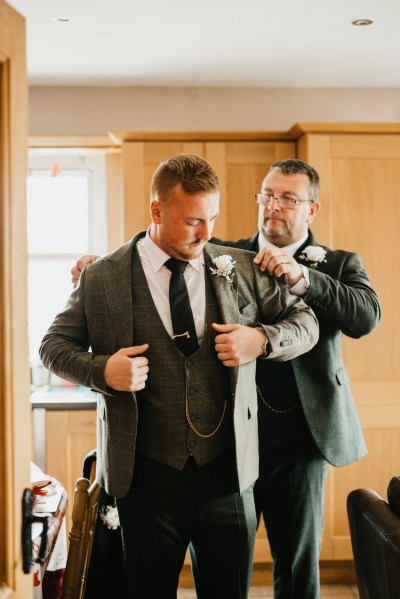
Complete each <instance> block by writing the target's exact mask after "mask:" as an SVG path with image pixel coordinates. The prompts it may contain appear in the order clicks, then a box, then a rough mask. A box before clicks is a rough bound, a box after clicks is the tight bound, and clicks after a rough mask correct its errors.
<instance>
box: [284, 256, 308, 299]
mask: <svg viewBox="0 0 400 599" xmlns="http://www.w3.org/2000/svg"><path fill="white" fill-rule="evenodd" d="M300 268H301V270H302V271H303V277H302V278H301V279H300V281H297V283H296V284H295V285H292V286H291V287H289V293H291V294H292V295H298V296H301V295H304V294H305V293H306V291H307V289H308V288H309V287H310V275H309V272H308V268H306V267H305V266H304V265H303V264H300Z"/></svg>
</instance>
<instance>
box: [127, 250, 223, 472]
mask: <svg viewBox="0 0 400 599" xmlns="http://www.w3.org/2000/svg"><path fill="white" fill-rule="evenodd" d="M132 258H133V260H132V268H133V277H132V280H133V289H132V294H133V306H134V313H133V338H134V340H135V345H141V344H142V343H149V349H148V350H147V351H146V354H145V355H146V356H147V358H148V360H149V378H148V380H147V381H146V387H145V388H144V389H143V390H142V391H139V392H138V393H137V404H138V434H137V441H136V451H138V452H140V453H142V454H144V455H146V456H148V457H150V458H152V459H153V460H156V461H158V462H161V463H163V464H166V465H168V466H171V467H173V468H177V469H182V468H183V467H184V465H185V463H186V461H187V459H188V457H189V456H190V455H192V456H193V457H194V458H195V460H196V462H197V464H198V465H199V466H201V465H204V464H207V463H208V462H211V461H212V460H214V459H215V458H216V457H218V456H219V455H220V454H221V453H223V452H224V451H225V450H226V449H228V448H229V447H231V446H232V445H233V443H234V433H233V422H232V410H231V405H230V403H229V402H230V399H229V397H230V385H229V376H228V375H229V373H228V369H227V368H226V367H225V366H223V365H222V363H221V362H220V361H219V360H218V358H217V353H216V351H215V349H214V338H215V333H214V331H213V329H212V328H211V323H212V322H221V317H220V314H219V310H218V306H217V302H216V299H215V296H214V292H213V289H212V285H211V282H210V280H209V277H208V276H207V274H206V275H205V280H206V314H205V330H204V338H203V341H202V343H201V345H200V347H199V348H198V349H197V351H195V352H194V353H193V354H192V355H191V356H189V357H188V358H186V356H184V354H182V353H181V352H180V351H179V350H178V349H177V347H176V346H175V344H174V342H173V340H172V339H171V338H170V336H169V335H168V333H167V331H166V329H165V327H164V325H163V323H162V321H161V319H160V317H159V314H158V312H157V309H156V307H155V304H154V302H153V299H152V297H151V293H150V290H149V287H148V285H147V281H146V277H145V276H143V268H142V265H141V263H140V258H139V255H138V252H137V250H135V251H134V252H133V257H132ZM186 397H187V400H188V406H189V415H190V420H191V422H192V424H193V427H194V428H195V429H196V431H198V432H199V433H201V434H203V435H206V437H200V436H198V434H196V433H195V432H194V431H193V429H192V428H191V427H190V425H189V424H188V421H187V418H186ZM224 401H226V402H227V407H226V411H225V415H224V417H223V420H222V424H221V425H220V426H219V428H218V425H219V424H220V422H221V417H222V414H223V411H224ZM217 428H218V430H217V431H216V432H215V434H211V436H207V435H210V433H213V431H215V430H216V429H217Z"/></svg>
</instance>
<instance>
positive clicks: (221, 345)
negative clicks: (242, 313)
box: [212, 323, 266, 366]
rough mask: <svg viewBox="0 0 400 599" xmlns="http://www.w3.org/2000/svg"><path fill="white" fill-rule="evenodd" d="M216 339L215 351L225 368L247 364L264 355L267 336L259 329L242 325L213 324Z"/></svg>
mask: <svg viewBox="0 0 400 599" xmlns="http://www.w3.org/2000/svg"><path fill="white" fill-rule="evenodd" d="M212 328H213V329H214V331H218V333H220V335H217V336H216V337H215V351H216V352H217V354H218V359H219V360H221V362H222V363H223V365H224V366H239V365H240V364H246V363H247V362H251V361H252V360H255V359H256V358H258V356H261V354H263V353H264V347H265V341H266V335H265V333H262V332H261V331H260V330H259V329H253V328H252V327H246V326H244V325H242V324H216V323H213V324H212Z"/></svg>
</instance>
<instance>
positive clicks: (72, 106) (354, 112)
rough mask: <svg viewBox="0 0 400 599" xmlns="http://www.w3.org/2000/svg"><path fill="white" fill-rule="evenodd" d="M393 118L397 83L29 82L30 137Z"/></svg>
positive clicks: (398, 99) (397, 115)
mask: <svg viewBox="0 0 400 599" xmlns="http://www.w3.org/2000/svg"><path fill="white" fill-rule="evenodd" d="M302 121H312V122H335V121H336V122H399V121H400V89H399V88H382V89H374V88H351V89H347V88H332V89H329V88H301V89H300V88H275V89H272V88H256V87H250V88H235V87H232V88H226V87H203V88H200V87H31V88H30V135H33V136H35V135H37V136H39V135H104V134H106V133H107V132H108V131H179V130H180V131H185V130H186V131H196V130H197V131H202V130H203V131H207V130H219V131H224V130H233V131H240V130H243V131H246V130H247V131H257V130H259V131H276V130H279V131H285V130H287V129H289V128H290V127H291V126H292V125H294V124H295V123H296V122H302Z"/></svg>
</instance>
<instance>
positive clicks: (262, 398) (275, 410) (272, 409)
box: [256, 385, 297, 414]
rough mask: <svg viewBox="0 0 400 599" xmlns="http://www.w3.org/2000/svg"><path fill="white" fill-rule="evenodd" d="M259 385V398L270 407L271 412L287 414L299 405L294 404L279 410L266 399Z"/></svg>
mask: <svg viewBox="0 0 400 599" xmlns="http://www.w3.org/2000/svg"><path fill="white" fill-rule="evenodd" d="M256 387H257V393H258V396H259V398H260V399H261V401H262V402H263V404H264V405H265V406H266V407H267V408H268V409H269V410H271V412H275V414H287V413H288V412H293V410H295V409H296V408H297V405H295V406H292V407H291V408H287V409H286V410H277V409H276V408H273V407H272V406H270V405H269V403H268V402H267V401H266V400H265V399H264V396H263V394H262V393H261V391H260V387H259V386H258V385H256Z"/></svg>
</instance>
